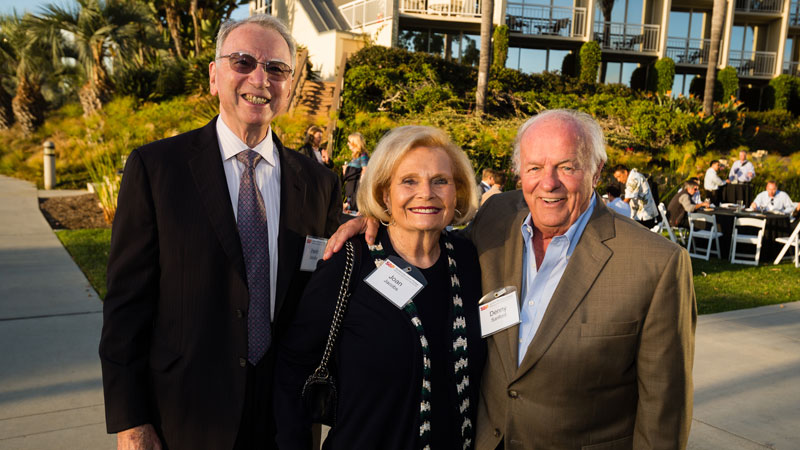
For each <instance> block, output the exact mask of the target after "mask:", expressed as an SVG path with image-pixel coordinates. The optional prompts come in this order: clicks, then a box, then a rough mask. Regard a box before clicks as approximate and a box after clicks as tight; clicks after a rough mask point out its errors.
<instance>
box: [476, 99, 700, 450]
mask: <svg viewBox="0 0 800 450" xmlns="http://www.w3.org/2000/svg"><path fill="white" fill-rule="evenodd" d="M606 158H607V157H606V154H605V144H604V142H603V138H602V131H601V130H600V127H599V126H598V125H597V124H596V123H595V122H594V120H593V119H591V117H589V116H587V115H585V114H582V113H576V112H573V111H563V110H562V111H548V112H546V113H542V114H539V116H537V117H535V118H533V119H531V120H529V121H528V122H526V123H525V124H523V126H522V127H520V131H519V133H518V135H517V142H516V143H515V161H516V164H517V167H518V169H520V176H521V180H522V190H521V191H519V190H517V191H513V192H508V193H504V194H499V195H496V196H494V197H492V198H491V199H490V200H489V201H487V203H486V204H485V205H484V206H483V207H482V208H481V210H480V211H479V212H478V215H477V216H476V217H475V220H474V221H473V222H472V224H471V226H470V227H469V228H468V230H467V232H468V234H469V236H470V238H471V239H472V241H473V243H475V246H476V247H477V249H478V254H479V255H480V263H481V271H482V274H483V275H482V282H483V290H484V293H486V292H489V291H492V290H494V289H497V288H500V287H503V286H507V285H511V286H515V287H517V288H518V292H520V296H521V298H520V300H521V309H522V314H521V317H522V320H523V323H522V324H520V325H516V326H513V327H511V328H508V329H506V330H503V331H501V332H499V333H496V334H494V335H492V336H490V337H489V338H488V350H489V354H488V360H487V362H486V368H485V370H484V375H483V380H482V388H481V396H482V397H481V402H480V404H479V407H478V424H477V438H476V448H478V449H489V450H493V449H496V448H507V449H526V450H527V449H592V450H600V449H603V450H606V449H609V450H610V449H631V448H635V449H645V448H647V449H650V448H665V449H666V448H669V449H675V448H684V447H685V446H686V442H687V439H688V435H689V426H690V422H691V417H692V361H693V355H694V330H695V322H696V318H697V312H696V305H695V297H694V287H693V284H692V273H691V263H690V260H689V256H688V254H687V252H686V251H685V250H684V249H682V248H681V247H679V246H677V245H675V244H673V243H672V242H670V241H669V240H667V239H664V238H662V237H661V236H658V235H657V234H654V233H652V232H650V231H649V230H647V229H645V228H644V227H642V226H641V225H638V224H637V223H636V222H634V221H633V220H630V219H628V218H624V217H622V216H620V215H618V214H614V213H612V212H611V210H609V209H607V208H606V207H605V205H604V204H603V203H602V201H601V200H600V197H599V196H598V195H597V194H596V193H594V186H595V185H596V183H597V180H598V179H599V176H600V172H601V169H602V167H603V164H604V163H605V160H606ZM524 224H527V226H529V227H530V228H529V230H530V233H528V234H527V235H526V233H523V231H522V229H523V225H524ZM576 231H577V233H576ZM565 237H566V238H568V239H566V240H565ZM525 239H528V240H529V241H530V242H526V241H525ZM559 239H561V242H560V244H559V243H557V241H558V240H559ZM548 247H550V252H549V253H548ZM531 253H532V254H531ZM530 264H535V265H536V266H537V267H536V268H533V267H530V266H528V265H530ZM537 276H539V277H541V276H544V277H547V278H546V279H538V280H537V279H536V278H537ZM531 286H533V287H534V289H531V290H535V292H529V290H528V289H526V288H527V287H531ZM549 291H552V295H551V296H549V298H547V297H548V293H549ZM548 302H549V304H547V303H548ZM542 303H545V305H544V306H542ZM526 308H529V310H528V311H526ZM537 308H539V309H538V310H537ZM537 318H538V319H539V320H538V323H537V324H536V326H534V328H535V329H534V330H531V323H532V322H536V321H537V320H536V319H537ZM521 330H522V331H521ZM523 344H524V345H523ZM520 353H523V354H522V355H520Z"/></svg>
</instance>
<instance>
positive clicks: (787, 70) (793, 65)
mask: <svg viewBox="0 0 800 450" xmlns="http://www.w3.org/2000/svg"><path fill="white" fill-rule="evenodd" d="M783 74H785V75H792V76H795V77H800V62H797V61H784V62H783Z"/></svg>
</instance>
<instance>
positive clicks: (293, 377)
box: [275, 228, 486, 450]
mask: <svg viewBox="0 0 800 450" xmlns="http://www.w3.org/2000/svg"><path fill="white" fill-rule="evenodd" d="M450 240H451V242H452V243H453V246H454V247H455V250H454V259H455V260H456V264H457V268H458V275H459V280H460V282H461V294H462V297H463V301H464V316H465V319H466V323H467V326H466V329H467V352H468V355H469V377H470V396H469V400H470V403H471V405H472V417H471V418H470V419H471V421H472V426H473V430H474V428H475V420H476V417H475V416H476V415H477V414H476V413H475V412H476V411H477V406H478V391H479V386H480V376H481V372H482V370H483V364H484V361H485V358H486V344H485V341H484V340H483V339H481V336H480V325H479V321H478V306H477V302H478V299H479V298H480V295H481V284H480V268H479V266H478V258H477V254H476V252H475V248H474V247H473V246H472V244H471V243H470V242H469V241H467V240H464V239H460V238H457V237H454V236H453V235H452V234H450ZM352 242H353V243H354V244H355V245H356V261H357V262H356V264H355V268H354V271H353V280H352V286H353V292H352V296H351V297H350V301H349V304H348V309H347V312H346V314H345V317H344V320H343V322H342V328H341V332H340V337H339V341H338V343H337V346H336V349H335V352H334V360H335V365H336V367H335V369H334V374H335V376H336V379H337V387H338V390H339V404H338V408H337V424H336V426H335V427H333V428H332V429H331V430H330V432H329V433H328V438H327V440H326V441H325V445H324V448H325V449H416V448H417V438H418V434H419V408H420V398H421V392H420V388H421V383H422V349H421V346H420V338H419V335H418V334H417V332H416V330H415V328H414V327H413V325H412V324H411V321H410V320H409V317H408V315H406V313H405V312H404V311H402V310H400V309H399V308H397V307H396V306H394V305H393V304H392V303H390V302H389V301H388V300H386V299H384V298H383V297H382V296H381V295H380V294H378V293H377V292H376V291H375V290H373V288H372V287H370V286H369V285H367V284H366V283H365V282H364V281H363V280H364V278H366V277H367V276H368V275H369V274H370V273H371V272H372V271H373V270H374V269H375V264H374V262H373V261H374V260H373V258H372V256H371V255H370V252H369V249H368V247H367V245H366V243H364V240H363V239H362V238H361V237H360V236H359V237H358V238H356V239H354V240H353V241H352ZM378 242H381V243H382V245H383V248H384V249H385V252H386V254H387V255H396V253H395V252H394V250H393V249H392V247H391V243H390V241H389V238H388V235H387V233H386V230H385V229H384V228H381V230H380V231H379V233H378ZM443 245H444V244H443V240H440V246H441V247H442V249H441V256H440V257H439V259H438V261H437V262H436V263H435V264H434V265H433V266H431V267H430V268H428V269H421V271H422V273H423V275H424V277H425V279H426V280H427V283H428V284H427V286H426V287H425V288H424V289H422V290H421V291H420V292H419V294H417V296H416V297H415V298H414V303H415V304H416V306H417V310H418V313H419V318H420V320H421V321H422V324H423V327H424V329H425V335H426V338H427V340H428V342H429V348H430V352H431V419H430V420H431V435H430V444H431V448H432V449H434V450H437V449H450V448H461V436H460V429H461V428H460V426H461V422H460V419H459V416H458V410H457V409H456V408H457V404H458V402H457V401H456V393H455V381H454V376H453V363H452V359H451V355H450V351H451V349H452V347H453V343H452V334H451V330H452V323H450V309H451V308H452V300H451V294H450V275H449V273H448V266H447V254H446V253H445V249H444V247H443ZM344 262H345V252H344V251H340V252H339V253H337V254H336V255H335V256H334V257H333V258H332V259H331V260H329V261H323V262H321V263H320V265H319V267H318V268H317V271H316V272H315V273H314V275H313V276H312V278H311V281H310V282H309V284H308V286H307V288H306V290H305V292H304V294H303V298H302V299H301V301H300V303H299V305H298V310H297V315H296V316H295V319H294V320H293V323H292V324H291V325H290V326H289V328H288V329H287V331H286V333H285V334H283V335H282V336H281V337H280V338H279V340H278V342H279V346H278V361H277V365H276V374H275V417H276V422H277V429H278V437H277V441H278V445H279V448H281V449H295V448H297V449H300V448H302V449H307V448H309V446H310V433H309V428H310V423H309V420H308V419H307V417H306V415H305V412H304V410H303V405H302V402H301V396H300V392H301V390H302V387H303V383H304V382H305V380H306V378H307V377H308V376H309V375H310V374H311V373H312V372H313V371H314V369H315V368H316V367H317V365H318V364H319V361H320V359H321V357H322V352H323V349H324V347H325V342H326V339H327V336H328V330H329V328H330V323H331V319H332V317H333V309H334V306H335V304H336V300H337V294H338V290H339V284H340V282H341V279H342V273H343V271H344ZM473 442H474V438H473Z"/></svg>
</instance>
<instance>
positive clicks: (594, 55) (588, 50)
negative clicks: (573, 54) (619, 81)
mask: <svg viewBox="0 0 800 450" xmlns="http://www.w3.org/2000/svg"><path fill="white" fill-rule="evenodd" d="M580 55H581V75H580V80H581V81H582V82H584V83H594V82H595V81H596V80H597V70H598V68H599V67H600V59H601V58H602V56H603V52H602V51H601V50H600V45H599V44H598V43H597V42H595V41H589V42H585V43H584V44H583V45H582V46H581V53H580Z"/></svg>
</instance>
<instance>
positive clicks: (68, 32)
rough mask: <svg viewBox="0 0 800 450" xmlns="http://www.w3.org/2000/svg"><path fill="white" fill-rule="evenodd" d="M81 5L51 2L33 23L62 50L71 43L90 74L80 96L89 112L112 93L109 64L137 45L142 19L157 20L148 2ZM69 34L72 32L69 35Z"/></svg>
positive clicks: (83, 1)
mask: <svg viewBox="0 0 800 450" xmlns="http://www.w3.org/2000/svg"><path fill="white" fill-rule="evenodd" d="M76 3H77V5H78V7H77V8H65V7H61V6H57V5H54V4H50V5H47V6H45V8H44V12H43V13H42V14H41V15H38V16H34V17H33V20H32V24H31V28H32V30H33V31H34V32H35V34H36V36H37V37H38V38H39V39H41V40H43V41H44V42H47V43H48V45H50V46H51V47H52V48H53V49H54V53H59V52H58V49H59V48H61V46H62V45H66V46H68V47H70V48H71V49H72V50H73V51H74V52H75V54H76V55H77V59H78V61H79V62H80V64H81V65H82V66H83V68H84V71H85V72H86V76H87V78H88V80H87V82H86V84H84V86H83V87H81V89H80V91H79V93H78V97H79V98H80V101H81V106H82V107H83V112H84V114H85V115H89V114H91V113H93V112H95V111H97V110H99V109H101V108H102V106H103V103H104V102H106V101H107V100H108V99H109V97H110V96H111V92H112V83H111V78H110V76H109V72H108V71H109V68H108V67H109V65H113V64H114V59H115V58H119V59H122V60H124V59H125V58H127V57H129V55H130V54H131V53H132V50H133V48H135V43H136V42H137V39H136V37H137V35H138V33H139V28H140V25H141V24H142V23H151V24H152V23H153V19H152V16H151V15H150V14H149V11H148V10H147V8H146V6H145V5H144V4H143V3H140V2H137V1H125V0H106V1H103V0H76ZM65 36H69V37H68V38H66V39H65Z"/></svg>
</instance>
